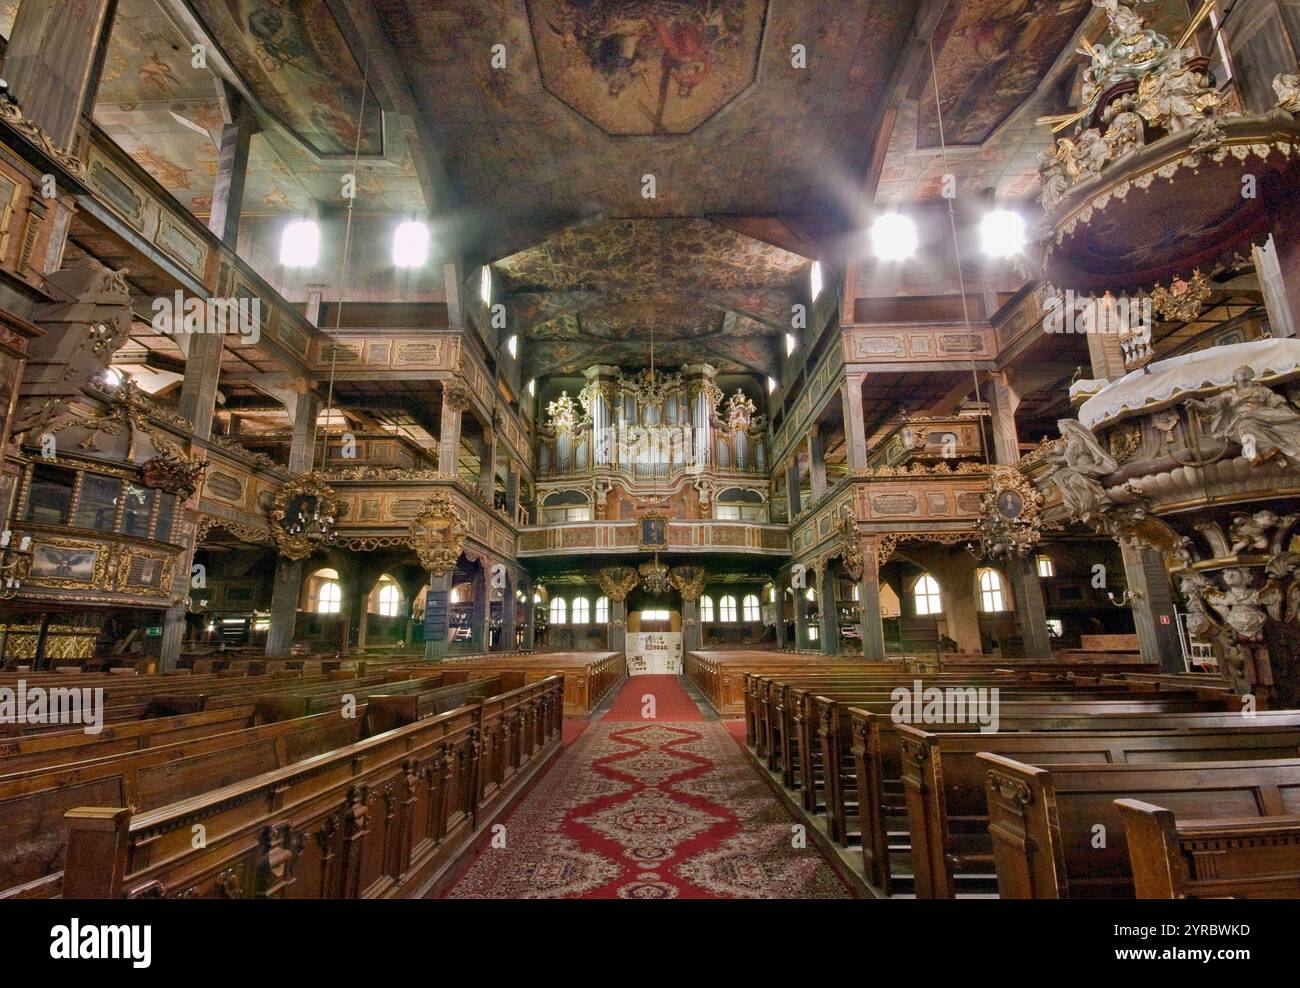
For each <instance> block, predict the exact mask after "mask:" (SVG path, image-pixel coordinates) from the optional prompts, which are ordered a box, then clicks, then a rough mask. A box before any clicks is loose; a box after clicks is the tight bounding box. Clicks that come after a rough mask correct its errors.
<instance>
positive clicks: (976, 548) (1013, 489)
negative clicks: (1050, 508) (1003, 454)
mask: <svg viewBox="0 0 1300 988" xmlns="http://www.w3.org/2000/svg"><path fill="white" fill-rule="evenodd" d="M1042 505H1043V495H1042V494H1040V493H1039V492H1038V490H1037V489H1036V488H1035V487H1034V485H1033V483H1032V482H1031V481H1030V480H1029V478H1028V477H1026V476H1025V475H1024V474H1023V473H1021V472H1020V471H1019V470H1017V469H1016V468H1015V467H1012V466H995V467H994V468H993V472H992V474H991V475H990V477H989V486H988V488H987V490H986V491H985V492H984V496H983V498H982V499H981V504H980V516H979V518H977V519H976V520H975V531H976V532H977V533H978V536H979V540H978V541H977V542H976V541H973V542H968V543H966V551H967V552H969V553H970V554H971V555H972V556H974V557H975V558H976V559H979V560H989V561H990V562H997V561H1002V560H1006V559H1009V558H1012V557H1017V558H1023V557H1024V556H1027V555H1029V553H1030V552H1032V551H1033V549H1034V547H1035V546H1037V545H1038V540H1039V538H1040V536H1041V534H1042V512H1041V509H1042Z"/></svg>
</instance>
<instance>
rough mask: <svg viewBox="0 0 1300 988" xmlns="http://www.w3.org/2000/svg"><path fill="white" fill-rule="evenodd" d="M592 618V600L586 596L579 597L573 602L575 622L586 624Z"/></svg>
mask: <svg viewBox="0 0 1300 988" xmlns="http://www.w3.org/2000/svg"><path fill="white" fill-rule="evenodd" d="M590 620H591V601H589V600H588V599H587V598H586V597H578V598H577V599H576V600H574V602H573V623H574V624H586V623H587V622H589V621H590Z"/></svg>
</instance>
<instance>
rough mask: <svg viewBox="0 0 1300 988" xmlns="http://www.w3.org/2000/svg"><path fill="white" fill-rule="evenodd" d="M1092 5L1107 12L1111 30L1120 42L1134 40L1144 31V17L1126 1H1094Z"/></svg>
mask: <svg viewBox="0 0 1300 988" xmlns="http://www.w3.org/2000/svg"><path fill="white" fill-rule="evenodd" d="M1092 5H1093V6H1094V7H1100V8H1101V9H1102V10H1104V11H1106V17H1107V18H1109V20H1110V29H1111V31H1112V32H1113V33H1114V35H1115V37H1117V38H1119V39H1120V40H1125V39H1128V38H1132V37H1134V36H1135V35H1137V34H1138V33H1139V32H1140V31H1141V30H1142V24H1143V20H1142V17H1141V16H1140V15H1139V14H1138V12H1137V11H1135V10H1134V9H1133V8H1132V7H1131V6H1129V3H1126V2H1125V0H1092Z"/></svg>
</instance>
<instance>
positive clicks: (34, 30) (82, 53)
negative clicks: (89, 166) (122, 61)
mask: <svg viewBox="0 0 1300 988" xmlns="http://www.w3.org/2000/svg"><path fill="white" fill-rule="evenodd" d="M116 11H117V0H79V2H77V3H68V2H63V3H52V2H49V0H46V2H33V3H20V4H19V5H18V15H17V17H16V18H15V19H14V26H13V29H12V30H11V31H10V33H9V44H8V45H7V47H6V49H5V59H4V70H5V79H6V80H7V81H8V83H9V92H10V93H11V94H12V95H13V97H14V98H15V99H16V100H18V103H19V105H20V106H22V108H23V116H25V117H27V119H28V120H31V121H32V122H33V123H35V124H36V125H37V126H38V127H40V128H41V129H42V130H43V131H45V133H46V135H47V136H48V137H49V138H50V140H51V141H53V142H54V143H55V144H56V145H57V146H58V147H59V148H61V149H63V150H65V151H66V150H71V148H72V145H73V143H74V141H75V138H76V136H77V125H78V124H79V123H80V122H81V114H82V113H83V112H84V111H85V110H86V108H87V104H88V103H89V102H90V101H91V100H93V99H94V94H95V90H96V89H98V88H99V75H100V70H101V69H102V67H103V64H104V58H105V56H106V55H107V54H108V35H109V32H110V30H111V29H112V26H113V17H114V14H115V13H116Z"/></svg>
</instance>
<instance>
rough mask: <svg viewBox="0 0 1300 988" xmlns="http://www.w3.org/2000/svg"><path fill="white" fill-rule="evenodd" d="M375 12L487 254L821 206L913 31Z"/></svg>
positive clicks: (565, 5) (735, 8)
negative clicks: (667, 220)
mask: <svg viewBox="0 0 1300 988" xmlns="http://www.w3.org/2000/svg"><path fill="white" fill-rule="evenodd" d="M374 8H375V10H376V11H377V12H378V15H379V19H380V21H381V23H382V25H383V28H384V32H385V34H386V35H387V36H388V38H389V39H390V41H391V43H392V45H393V50H394V52H395V54H396V59H397V61H398V62H400V63H401V65H402V67H403V70H404V72H405V75H406V77H407V78H408V79H409V81H410V84H411V88H412V89H413V91H414V94H415V97H416V102H417V104H418V105H419V106H420V107H422V108H423V110H424V115H425V116H424V120H423V121H422V124H423V125H424V126H425V127H427V128H428V132H429V133H430V134H431V135H432V139H433V140H434V141H435V142H436V143H437V145H438V146H439V148H440V149H441V150H442V159H443V164H444V166H445V168H446V169H447V172H448V177H449V181H450V184H451V185H452V186H453V187H454V188H455V190H456V192H457V194H458V197H459V200H460V206H461V208H462V209H463V210H464V211H465V212H466V214H467V215H469V216H471V217H472V220H473V222H472V224H471V225H472V226H473V228H474V231H475V233H476V234H477V235H478V237H479V243H477V244H475V245H474V247H473V249H474V250H476V251H477V252H478V253H480V254H481V255H482V256H484V257H487V258H498V257H504V256H508V255H509V254H512V253H514V252H515V251H517V250H518V249H520V248H521V247H523V246H525V245H527V244H529V243H535V242H538V241H539V240H541V239H544V238H545V237H546V236H548V235H550V234H551V233H552V232H554V231H555V230H556V229H557V228H558V227H560V226H563V225H565V224H566V223H569V222H573V221H575V220H577V219H580V218H585V217H591V216H597V217H605V216H631V217H636V216H703V215H709V214H726V215H734V216H755V215H757V216H772V215H794V216H797V215H801V214H808V213H813V212H818V211H821V210H823V209H824V208H825V206H826V205H827V203H828V202H833V201H834V200H835V198H836V196H837V195H839V193H840V192H841V191H842V190H844V189H845V188H846V187H852V186H853V185H854V184H855V183H858V184H860V183H861V181H862V178H863V176H864V175H865V174H866V170H867V165H868V162H869V161H870V156H871V140H870V137H869V136H868V135H870V134H871V133H873V132H874V130H875V127H876V126H877V121H878V119H879V116H880V114H881V112H882V107H881V104H880V96H881V94H882V92H883V89H884V87H885V85H886V82H887V80H888V78H889V74H890V71H891V68H892V66H893V63H894V60H895V58H896V57H897V55H898V52H899V50H900V49H901V47H902V46H903V44H904V42H905V41H906V38H907V35H908V31H909V29H910V27H911V22H912V18H913V16H914V10H913V9H912V5H911V4H894V3H879V2H874V0H836V2H834V3H827V2H810V0H796V2H791V0H783V2H780V3H771V4H767V3H766V2H758V0H743V2H742V0H711V2H699V0H694V2H689V3H688V2H684V0H620V2H617V3H616V2H613V0H587V2H582V3H579V2H576V0H532V2H525V0H454V2H453V0H374ZM796 43H798V44H803V45H805V46H806V47H807V50H808V64H807V67H806V68H796V67H795V66H793V65H792V64H791V46H792V45H793V44H796ZM494 45H501V46H503V48H502V50H503V51H504V53H505V57H506V60H507V61H506V68H505V69H497V68H494V67H493V65H492V62H491V57H490V52H491V51H492V48H493V46H494ZM665 79H666V80H667V88H666V91H665V86H664V80H665ZM661 93H662V94H663V97H662V108H661V103H660V96H661ZM646 175H652V176H653V177H654V180H655V190H654V192H655V194H654V196H653V198H648V197H646V196H644V195H643V189H644V183H643V177H644V176H646Z"/></svg>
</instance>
